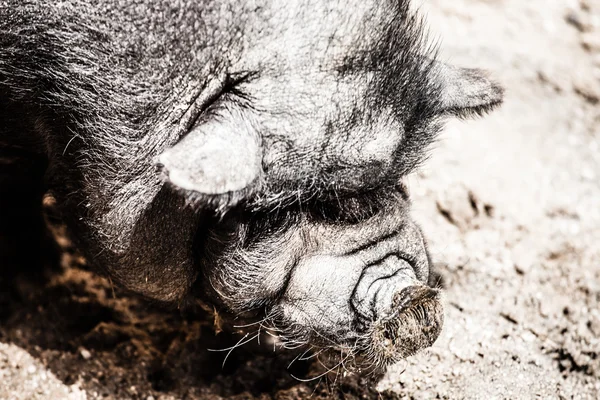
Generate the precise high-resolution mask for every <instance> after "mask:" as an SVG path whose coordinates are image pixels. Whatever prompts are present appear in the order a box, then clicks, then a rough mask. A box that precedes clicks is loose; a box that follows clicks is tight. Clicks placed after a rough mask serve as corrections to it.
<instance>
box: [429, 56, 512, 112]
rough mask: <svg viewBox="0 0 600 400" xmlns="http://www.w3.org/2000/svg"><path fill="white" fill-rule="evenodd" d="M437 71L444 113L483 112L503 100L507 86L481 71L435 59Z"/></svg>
mask: <svg viewBox="0 0 600 400" xmlns="http://www.w3.org/2000/svg"><path fill="white" fill-rule="evenodd" d="M434 73H435V75H436V79H437V80H438V83H439V84H440V86H441V89H442V93H441V99H440V100H441V104H440V105H441V108H442V109H441V112H442V113H444V114H449V115H454V116H458V117H469V116H473V115H481V114H484V113H486V112H488V111H490V110H492V109H493V108H494V107H496V106H498V105H500V104H501V103H502V98H503V95H504V89H502V87H501V86H499V85H498V84H496V83H494V82H493V81H491V80H490V79H489V78H488V77H487V76H486V73H485V72H483V71H481V70H478V69H467V68H459V67H454V66H451V65H447V64H444V63H441V62H435V65H434Z"/></svg>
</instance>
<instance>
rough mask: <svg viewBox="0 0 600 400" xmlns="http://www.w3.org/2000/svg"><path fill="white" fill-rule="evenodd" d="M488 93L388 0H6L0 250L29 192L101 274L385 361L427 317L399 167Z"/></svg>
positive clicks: (427, 300)
mask: <svg viewBox="0 0 600 400" xmlns="http://www.w3.org/2000/svg"><path fill="white" fill-rule="evenodd" d="M501 99H502V90H501V89H500V87H498V86H497V85H495V84H493V83H491V82H490V81H489V80H488V79H487V78H486V77H485V76H484V75H483V74H482V73H481V72H479V71H477V70H471V69H461V68H455V67H451V66H448V65H445V64H443V63H441V62H438V61H436V59H435V51H434V49H433V48H432V47H431V46H429V45H428V42H427V40H426V37H425V35H424V29H423V26H422V22H421V20H420V18H419V17H418V16H417V15H416V14H415V13H414V12H413V11H411V10H410V7H409V1H408V0H360V1H354V0H350V1H339V0H330V1H324V0H299V1H295V2H285V1H281V2H279V1H274V0H255V1H239V0H214V1H200V0H94V1H92V0H65V1H56V2H53V1H47V0H4V1H1V2H0V117H1V125H0V185H1V186H0V193H1V197H2V200H0V206H1V207H2V209H0V215H1V217H0V232H2V236H0V238H3V240H4V241H5V244H4V245H3V247H2V249H3V257H9V256H10V255H11V254H10V253H11V250H10V249H11V248H13V245H14V246H16V245H17V244H18V243H17V242H18V241H19V240H28V241H30V242H31V240H32V237H34V235H35V237H36V238H37V236H39V235H41V232H42V230H41V218H39V217H38V216H39V215H40V203H41V201H40V200H41V196H42V194H43V193H45V192H47V191H49V192H50V193H52V194H53V195H54V197H55V198H56V199H57V204H58V207H59V209H60V210H61V212H62V215H63V217H64V220H65V223H66V224H67V226H68V227H69V229H70V230H71V232H72V235H73V237H74V238H75V239H76V242H77V244H78V246H79V247H80V249H81V250H82V251H83V253H84V254H85V255H86V257H87V258H88V260H89V263H90V264H91V265H92V266H93V267H94V268H95V269H96V270H97V271H100V272H103V273H104V274H106V275H108V276H109V277H111V279H112V280H113V281H114V282H116V283H118V284H119V285H121V286H123V287H125V288H127V289H129V290H132V291H134V292H137V293H140V294H141V295H143V296H145V297H147V298H149V299H153V300H155V301H158V302H162V303H165V304H173V305H177V306H185V305H186V304H189V303H190V301H191V300H193V299H202V300H203V301H205V302H208V303H211V304H214V305H215V306H216V307H217V309H219V310H221V311H222V312H226V313H230V314H232V315H234V316H242V315H243V316H247V315H255V316H256V317H257V318H265V322H264V323H265V324H268V326H269V327H271V329H272V330H273V331H275V332H277V333H278V334H279V336H280V338H281V340H282V342H283V343H284V345H286V344H287V345H289V346H295V345H302V344H311V345H313V346H322V347H336V348H346V349H351V350H352V351H353V353H355V355H357V356H359V357H358V358H362V359H366V360H367V361H368V362H370V363H372V364H375V365H378V366H380V365H386V364H388V363H391V362H394V361H397V360H399V359H401V358H403V357H406V356H408V355H411V354H413V353H414V352H416V351H417V350H419V349H420V348H423V347H426V346H429V345H431V344H432V343H433V341H434V340H435V339H436V338H437V336H438V334H439V332H440V330H441V326H442V320H443V312H442V305H441V301H440V294H439V292H438V290H436V289H433V288H430V287H428V286H427V281H428V277H429V269H430V262H429V259H428V255H427V250H426V245H425V241H424V238H423V235H422V234H421V231H420V230H419V228H418V227H417V226H416V225H415V224H414V223H413V222H412V221H411V219H410V217H409V199H408V194H407V192H406V189H405V187H404V186H403V184H402V179H403V177H404V176H406V175H407V174H408V173H410V172H411V171H413V170H414V169H415V168H416V167H417V166H418V165H419V163H420V162H421V161H422V160H423V158H424V155H425V152H426V149H427V146H428V144H430V142H432V140H433V139H434V138H435V136H436V133H437V132H438V131H439V130H440V127H441V123H442V120H443V119H444V118H445V117H447V116H459V117H462V116H469V115H474V114H481V113H483V112H485V111H487V110H489V109H491V108H492V107H494V106H496V105H498V104H499V103H500V102H501ZM23 223H28V224H30V225H28V226H29V228H28V231H27V234H26V235H24V237H18V236H15V235H11V234H10V232H14V231H16V230H15V226H16V225H17V224H23ZM35 240H37V239H35ZM7 241H11V244H10V245H7V244H6V243H7ZM32 253H35V252H32Z"/></svg>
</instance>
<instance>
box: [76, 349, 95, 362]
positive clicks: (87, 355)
mask: <svg viewBox="0 0 600 400" xmlns="http://www.w3.org/2000/svg"><path fill="white" fill-rule="evenodd" d="M79 354H81V357H83V359H84V360H89V359H90V358H92V353H90V352H89V351H88V350H87V349H81V350H80V351H79Z"/></svg>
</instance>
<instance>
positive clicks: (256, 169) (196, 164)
mask: <svg viewBox="0 0 600 400" xmlns="http://www.w3.org/2000/svg"><path fill="white" fill-rule="evenodd" d="M158 162H159V165H160V166H162V169H163V172H164V173H165V175H166V177H167V179H168V181H169V182H170V183H171V184H172V185H173V186H175V187H176V188H179V189H183V190H186V191H191V192H195V193H196V194H199V195H207V196H209V197H210V196H219V195H225V194H232V193H235V192H240V191H243V190H244V189H247V188H248V187H249V186H250V185H252V184H253V183H255V182H256V181H257V180H258V178H259V176H260V174H261V171H262V168H261V164H262V150H261V147H260V139H259V137H258V134H257V132H256V131H255V130H254V128H253V126H252V124H251V122H250V121H249V120H248V119H245V118H244V115H242V114H241V113H240V112H239V111H238V112H232V111H231V110H224V111H222V112H219V114H218V115H213V116H211V117H209V118H208V119H207V120H206V121H204V122H202V123H199V124H197V125H196V126H195V127H194V128H192V130H191V131H190V132H189V133H188V134H187V135H186V136H185V137H184V138H183V139H181V140H180V141H179V143H177V144H176V145H175V146H173V147H171V148H170V149H167V150H166V151H165V152H164V153H162V154H161V155H160V157H159V159H158Z"/></svg>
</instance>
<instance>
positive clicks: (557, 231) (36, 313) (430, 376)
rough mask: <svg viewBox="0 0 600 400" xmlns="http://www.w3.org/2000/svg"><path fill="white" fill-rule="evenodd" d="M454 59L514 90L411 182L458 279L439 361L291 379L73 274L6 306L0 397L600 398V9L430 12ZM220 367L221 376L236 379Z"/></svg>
mask: <svg viewBox="0 0 600 400" xmlns="http://www.w3.org/2000/svg"><path fill="white" fill-rule="evenodd" d="M422 8H423V11H424V12H426V13H427V14H428V20H429V24H430V26H431V34H432V37H433V38H441V39H440V44H441V48H442V53H441V57H442V59H444V60H447V61H449V62H452V63H455V64H459V65H464V66H476V67H481V68H485V69H488V70H490V71H491V72H492V74H493V76H494V77H495V78H496V79H497V80H498V81H499V82H501V83H502V84H503V85H504V86H505V87H506V89H507V92H506V102H505V105H504V106H503V108H502V109H501V110H500V111H498V112H495V113H493V114H491V115H490V116H488V117H487V118H485V119H481V120H478V121H474V122H464V121H455V122H452V123H449V124H448V126H447V129H446V130H445V132H444V134H443V135H442V137H441V138H440V141H439V142H438V143H437V144H436V145H435V146H434V148H433V149H432V151H431V158H430V160H429V162H428V163H427V164H426V165H425V166H424V168H423V169H422V170H421V171H420V172H419V173H418V174H416V175H415V176H413V177H412V178H411V181H410V189H411V192H412V195H413V203H414V214H415V215H416V218H417V220H418V221H419V223H420V224H421V225H422V227H423V229H424V231H425V233H426V235H427V236H428V238H429V240H430V249H431V251H432V255H433V258H434V260H435V261H436V263H437V265H438V267H439V272H440V274H441V275H442V277H443V278H444V285H445V288H446V289H445V293H446V295H445V296H446V304H447V307H446V322H445V327H444V331H443V333H442V335H441V337H440V338H439V340H438V341H437V342H436V344H435V345H434V346H433V347H432V348H431V349H429V350H427V351H424V352H423V353H421V354H420V355H418V356H415V357H412V358H410V359H409V360H406V361H405V362H402V363H400V364H398V365H396V366H393V367H392V368H390V369H389V370H388V372H387V373H386V374H385V376H384V377H383V378H382V379H378V378H375V377H360V376H357V375H348V376H344V375H345V374H344V373H341V374H340V375H339V376H337V378H336V376H335V375H332V376H329V379H321V380H320V381H314V382H308V383H306V382H301V381H299V380H297V379H296V378H294V377H304V378H306V377H311V376H315V375H316V374H318V373H319V371H320V369H319V368H320V367H318V366H315V365H314V364H310V363H309V361H305V362H302V361H297V362H295V363H294V364H293V365H292V367H291V368H289V369H288V365H289V364H290V362H291V361H292V360H293V358H294V357H295V355H296V354H292V353H285V352H277V353H273V351H272V349H271V348H270V347H269V346H264V345H263V346H262V347H259V346H258V345H257V344H250V345H247V346H244V347H243V348H241V349H236V350H235V351H233V352H231V354H230V355H229V357H228V359H227V361H226V362H225V363H224V364H223V360H224V358H225V355H226V353H227V352H226V351H225V352H212V351H207V349H223V348H227V347H228V346H231V345H233V344H235V343H236V342H237V341H238V340H239V339H240V338H242V337H243V336H236V335H231V334H227V333H221V334H220V335H217V336H215V335H214V333H213V329H212V323H213V321H212V320H211V319H210V318H208V317H202V316H198V315H192V314H190V315H181V314H180V313H178V312H176V311H175V312H167V311H163V310H159V309H155V308H152V307H150V306H149V305H148V304H145V303H143V302H142V301H140V300H139V299H136V298H133V297H130V296H127V295H126V294H124V293H121V292H120V291H118V290H116V289H113V288H112V286H111V284H110V282H107V281H106V280H104V279H101V278H98V277H95V276H93V275H92V274H90V273H89V272H85V271H84V270H83V269H81V268H80V267H81V266H82V265H83V264H84V262H85V261H84V260H82V259H81V258H80V257H79V256H77V254H76V253H75V252H74V250H73V249H72V248H70V246H69V243H68V241H67V240H65V239H64V238H63V239H61V244H62V245H63V247H64V248H65V252H64V255H63V264H64V265H68V266H69V268H67V269H65V271H63V272H61V273H59V274H57V275H55V276H53V277H52V279H51V281H50V283H49V284H44V285H40V284H36V283H34V282H29V281H20V282H18V283H17V284H13V285H12V288H11V290H10V291H9V290H6V289H4V290H3V291H2V292H0V399H97V398H118V399H145V400H151V399H157V400H158V399H165V400H166V399H178V398H186V399H205V398H206V399H218V398H235V399H253V398H259V399H271V398H274V399H280V400H283V399H296V398H307V397H310V396H312V398H315V399H325V398H349V399H369V398H383V399H387V398H416V399H430V398H450V399H455V398H456V399H458V398H467V399H479V398H481V399H496V398H498V399H500V398H502V399H504V398H509V399H514V398H525V399H526V398H544V399H546V398H560V399H567V398H574V399H598V398H600V309H599V305H600V0H550V1H543V0H529V1H523V0H453V1H447V0H427V1H423V3H422ZM223 365H224V366H223Z"/></svg>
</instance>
